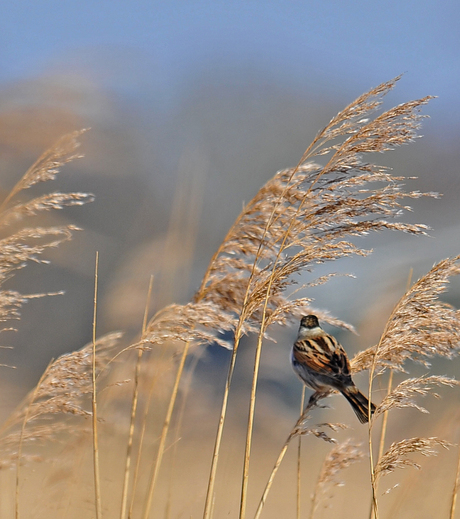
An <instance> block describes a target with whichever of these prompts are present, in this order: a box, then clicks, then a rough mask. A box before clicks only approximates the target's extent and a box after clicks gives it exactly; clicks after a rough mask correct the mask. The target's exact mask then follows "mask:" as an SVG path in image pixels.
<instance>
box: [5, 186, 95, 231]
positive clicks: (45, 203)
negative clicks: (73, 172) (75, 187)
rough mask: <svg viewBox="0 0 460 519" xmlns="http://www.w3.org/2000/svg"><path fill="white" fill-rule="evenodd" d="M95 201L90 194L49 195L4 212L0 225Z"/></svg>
mask: <svg viewBox="0 0 460 519" xmlns="http://www.w3.org/2000/svg"><path fill="white" fill-rule="evenodd" d="M93 201H94V196H93V195H91V194H89V193H58V192H56V193H48V194H46V195H43V196H39V197H37V198H34V199H32V200H29V201H28V202H25V203H21V204H17V205H14V206H13V207H11V208H9V209H7V210H5V211H3V212H2V213H1V214H0V225H10V224H12V223H14V222H16V221H18V220H21V219H22V218H25V217H27V216H36V215H37V214H38V213H40V212H42V211H50V210H52V209H63V208H64V207H72V206H78V205H84V204H87V203H89V202H93Z"/></svg>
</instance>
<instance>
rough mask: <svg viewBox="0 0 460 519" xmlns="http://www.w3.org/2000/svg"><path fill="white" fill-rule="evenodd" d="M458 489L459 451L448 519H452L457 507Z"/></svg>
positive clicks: (459, 472) (459, 476)
mask: <svg viewBox="0 0 460 519" xmlns="http://www.w3.org/2000/svg"><path fill="white" fill-rule="evenodd" d="M459 489H460V449H459V452H458V455H457V473H456V474H455V481H454V487H453V489H452V499H451V503H450V515H449V519H454V517H455V508H456V506H457V495H458V491H459Z"/></svg>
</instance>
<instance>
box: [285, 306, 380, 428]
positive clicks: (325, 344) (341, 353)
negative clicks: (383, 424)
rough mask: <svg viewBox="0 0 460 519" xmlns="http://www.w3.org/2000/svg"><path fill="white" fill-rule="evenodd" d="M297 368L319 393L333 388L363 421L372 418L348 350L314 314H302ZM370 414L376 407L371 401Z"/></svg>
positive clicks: (295, 357)
mask: <svg viewBox="0 0 460 519" xmlns="http://www.w3.org/2000/svg"><path fill="white" fill-rule="evenodd" d="M291 362H292V367H293V368H294V371H295V372H296V373H297V375H298V376H299V377H300V379H301V380H302V381H303V383H304V384H305V385H307V386H308V387H310V388H311V389H313V390H314V391H315V392H316V393H319V394H321V393H327V392H328V391H330V390H331V389H335V390H337V391H340V392H341V393H342V395H343V396H344V397H345V398H346V399H347V400H348V402H349V403H350V404H351V407H352V408H353V411H354V412H355V413H356V416H357V417H358V420H359V421H360V422H361V423H366V422H367V421H368V420H369V400H368V399H367V398H366V396H364V395H363V394H362V393H361V391H359V389H358V388H357V387H356V386H355V384H354V382H353V380H352V378H351V374H350V363H349V361H348V358H347V354H346V353H345V350H344V349H343V347H342V346H341V344H340V343H339V342H338V341H337V339H336V338H335V337H333V336H332V335H329V334H327V333H326V332H325V331H324V330H323V329H322V328H321V326H320V324H319V321H318V318H317V317H316V316H315V315H307V316H305V317H302V320H301V321H300V328H299V335H298V337H297V340H296V342H295V343H294V345H293V347H292V351H291ZM370 406H371V414H372V413H373V412H374V410H375V406H374V404H373V403H372V402H371V403H370Z"/></svg>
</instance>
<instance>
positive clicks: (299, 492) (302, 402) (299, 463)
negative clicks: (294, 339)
mask: <svg viewBox="0 0 460 519" xmlns="http://www.w3.org/2000/svg"><path fill="white" fill-rule="evenodd" d="M304 405H305V385H303V384H302V397H301V398H300V414H301V415H302V413H303V407H304ZM301 455H302V436H299V443H298V444H297V505H296V510H297V515H296V518H297V519H300V496H301V490H302V488H301V478H300V476H301V471H300V470H301V460H302V456H301Z"/></svg>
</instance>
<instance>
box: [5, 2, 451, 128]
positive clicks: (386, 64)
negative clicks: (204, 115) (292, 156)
mask: <svg viewBox="0 0 460 519" xmlns="http://www.w3.org/2000/svg"><path fill="white" fill-rule="evenodd" d="M0 20H1V21H0V49H1V52H0V85H1V84H4V85H7V84H11V82H12V81H15V80H19V79H28V78H32V77H34V76H36V75H41V74H46V73H49V72H50V71H56V70H62V69H64V70H67V71H69V70H72V69H77V70H82V69H83V70H84V69H86V72H87V73H88V70H89V71H90V72H91V74H93V75H94V76H95V77H96V78H97V79H98V80H99V81H102V82H103V83H104V84H105V86H106V87H107V88H109V89H114V90H117V89H120V90H124V91H131V92H134V93H135V92H136V91H137V90H138V89H141V90H142V89H143V90H148V89H149V88H151V89H153V90H157V91H158V93H159V95H163V96H165V99H166V98H168V96H174V95H175V93H176V92H180V90H181V88H183V87H184V86H183V83H184V81H186V78H187V77H188V76H189V75H190V74H193V73H196V71H199V70H200V69H201V68H202V67H206V66H207V64H209V63H212V64H213V66H221V67H222V68H226V67H234V66H239V65H240V64H243V65H244V66H251V65H254V66H257V67H259V68H260V69H262V70H264V71H265V73H266V74H270V75H272V76H273V77H274V78H276V77H278V78H283V80H284V81H287V82H288V83H291V84H292V85H293V86H295V87H297V88H302V87H303V86H304V85H306V84H308V83H309V82H311V81H312V80H313V81H314V82H315V83H316V84H320V85H322V86H321V88H328V89H329V90H330V91H331V92H335V91H337V92H338V91H341V90H342V91H343V89H345V90H349V91H350V96H353V95H357V94H359V93H361V92H363V91H365V90H366V89H368V88H370V87H371V86H374V85H375V84H377V83H380V82H382V81H385V80H388V79H390V78H392V77H394V76H396V75H398V74H400V73H405V78H404V81H403V83H402V85H401V87H399V88H401V89H402V90H401V98H406V97H407V94H409V96H410V97H412V98H414V97H419V96H423V95H426V94H434V95H437V96H439V98H440V99H439V101H438V102H436V104H435V105H434V107H433V110H434V111H435V113H436V111H439V113H440V114H441V115H442V117H443V119H444V122H447V123H448V124H454V125H456V124H457V122H456V121H457V120H458V116H459V114H460V111H459V109H458V99H457V97H458V94H457V91H458V84H459V80H460V58H459V55H460V52H459V51H460V45H459V44H460V30H459V29H460V26H459V25H460V23H459V22H460V4H459V3H458V2H455V1H434V0H428V1H427V0H425V1H424V2H420V1H404V0H403V1H399V2H397V1H386V2H375V3H373V2H365V1H353V2H347V1H327V0H326V1H324V0H323V1H311V2H307V1H304V2H300V1H291V2H289V1H288V2H273V1H272V2H270V1H268V2H255V1H247V0H246V1H234V2H228V1H227V2H219V1H214V2H200V1H193V2H177V1H168V2H152V1H141V0H134V1H130V2H126V1H123V2H122V1H105V0H102V1H94V0H92V1H85V0H83V1H79V2H73V1H60V2H57V1H45V0H41V1H40V2H28V1H18V2H4V3H3V4H2V6H1V7H0ZM347 97H348V95H347ZM430 112H431V114H432V115H433V111H430Z"/></svg>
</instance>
